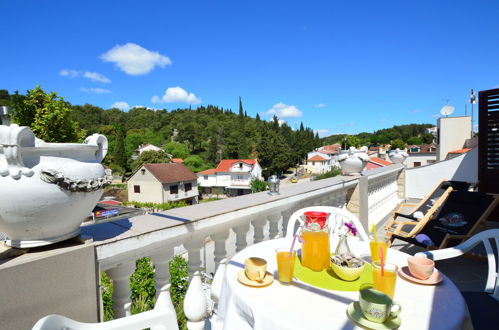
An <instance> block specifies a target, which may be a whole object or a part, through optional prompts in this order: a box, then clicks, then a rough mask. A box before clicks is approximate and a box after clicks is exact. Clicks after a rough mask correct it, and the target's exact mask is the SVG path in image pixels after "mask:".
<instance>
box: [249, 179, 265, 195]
mask: <svg viewBox="0 0 499 330" xmlns="http://www.w3.org/2000/svg"><path fill="white" fill-rule="evenodd" d="M250 186H251V192H252V193H257V192H260V191H265V190H267V186H268V184H267V182H265V181H262V180H259V179H252V180H251V182H250Z"/></svg>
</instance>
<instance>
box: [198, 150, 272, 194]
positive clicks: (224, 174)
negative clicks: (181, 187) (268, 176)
mask: <svg viewBox="0 0 499 330" xmlns="http://www.w3.org/2000/svg"><path fill="white" fill-rule="evenodd" d="M196 175H197V177H198V184H199V186H200V187H201V193H202V194H204V195H212V194H216V195H226V196H239V195H245V194H249V193H251V185H250V183H251V180H253V179H255V178H256V179H259V180H263V177H262V167H261V166H260V164H259V163H258V160H256V159H223V160H222V161H220V163H219V164H218V166H217V167H216V168H212V169H209V170H205V171H201V172H198V173H196Z"/></svg>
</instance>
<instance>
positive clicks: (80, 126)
mask: <svg viewBox="0 0 499 330" xmlns="http://www.w3.org/2000/svg"><path fill="white" fill-rule="evenodd" d="M0 105H8V106H11V107H12V110H13V120H14V122H16V123H20V124H22V125H26V126H30V127H31V128H32V129H33V130H34V131H35V134H36V135H37V136H38V137H39V138H41V139H46V140H47V141H50V142H81V141H82V137H84V136H88V135H90V134H93V133H100V134H103V135H105V136H107V138H108V140H109V152H108V155H107V157H106V158H105V160H104V164H106V165H108V166H110V167H111V168H112V169H113V170H114V171H116V172H118V173H130V172H131V171H132V170H133V169H134V168H136V167H137V164H138V163H140V161H141V160H142V159H137V160H136V161H135V162H134V161H133V160H132V158H131V156H132V154H133V152H134V150H135V149H137V147H138V146H139V145H141V144H153V145H156V146H159V147H161V148H163V149H164V150H165V152H166V153H168V154H171V155H172V156H173V157H174V158H182V159H184V162H185V165H186V166H188V167H189V168H190V169H191V170H192V171H194V172H198V171H202V170H205V169H208V168H212V167H215V166H216V165H217V164H218V162H219V161H220V160H221V159H225V158H238V159H247V158H258V160H259V162H260V164H261V166H262V168H263V169H264V176H265V177H267V176H268V175H269V174H274V173H280V172H282V171H285V170H286V169H288V168H289V167H291V166H294V165H296V164H298V163H299V162H300V161H302V160H303V159H304V158H305V156H306V154H307V152H308V151H310V150H313V149H314V148H316V147H318V146H320V144H321V142H320V139H319V137H318V135H317V134H314V132H313V130H312V129H311V128H308V127H307V128H306V127H304V125H303V123H302V124H301V125H300V128H299V129H298V130H293V129H292V128H291V127H290V126H289V125H287V124H285V123H284V124H282V125H280V124H279V122H278V118H277V117H274V118H273V120H271V121H264V120H261V118H260V117H259V115H258V114H257V115H256V118H252V117H249V116H248V115H247V112H246V111H245V110H244V108H243V104H242V102H241V100H240V102H239V109H238V112H237V113H234V112H233V111H232V110H231V109H223V108H221V107H217V106H214V105H207V106H199V107H197V108H195V109H191V108H185V109H175V110H171V111H167V110H166V109H163V110H156V111H155V110H151V109H147V108H133V109H131V110H129V111H128V112H124V111H121V110H119V109H116V108H113V109H108V110H105V109H102V108H100V107H97V106H94V105H91V104H85V105H71V104H70V103H68V102H66V101H65V100H64V98H62V97H58V96H57V94H56V93H46V92H44V91H43V90H42V89H41V88H40V87H39V86H37V87H36V88H35V89H33V90H30V91H27V94H26V95H22V94H19V93H17V92H15V93H14V94H12V95H11V94H9V93H8V91H6V90H0ZM68 129H69V130H72V131H73V132H74V134H73V135H68V134H66V133H65V132H67V131H68ZM56 131H60V132H61V133H59V135H60V136H52V135H51V134H54V133H55V132H56ZM63 133H64V134H63ZM142 158H146V159H147V160H145V161H152V160H155V159H159V160H164V155H150V154H146V155H144V156H143V157H142Z"/></svg>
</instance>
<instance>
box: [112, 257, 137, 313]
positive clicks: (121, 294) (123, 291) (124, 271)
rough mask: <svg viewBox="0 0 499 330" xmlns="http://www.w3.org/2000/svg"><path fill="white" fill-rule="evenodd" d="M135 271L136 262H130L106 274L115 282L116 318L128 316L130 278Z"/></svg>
mask: <svg viewBox="0 0 499 330" xmlns="http://www.w3.org/2000/svg"><path fill="white" fill-rule="evenodd" d="M134 271H135V262H129V263H125V264H121V265H118V266H116V267H114V268H111V269H109V270H108V271H107V272H106V273H107V275H108V276H109V277H110V278H111V279H112V280H113V310H114V318H120V317H125V316H126V310H127V308H126V305H127V304H129V303H131V301H132V299H131V298H130V294H131V293H132V291H131V290H130V283H129V280H130V276H131V275H132V273H133V272H134Z"/></svg>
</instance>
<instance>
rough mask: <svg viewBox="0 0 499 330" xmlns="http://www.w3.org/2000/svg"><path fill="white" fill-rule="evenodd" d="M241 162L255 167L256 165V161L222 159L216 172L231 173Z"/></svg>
mask: <svg viewBox="0 0 499 330" xmlns="http://www.w3.org/2000/svg"><path fill="white" fill-rule="evenodd" d="M239 162H241V163H245V164H248V165H251V167H253V166H254V165H255V163H256V159H222V160H221V161H220V164H218V166H217V168H216V169H215V170H216V172H229V170H230V168H231V167H232V165H234V164H235V163H239Z"/></svg>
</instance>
